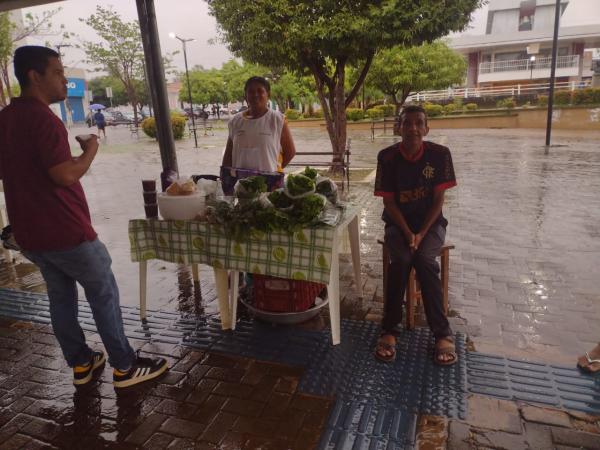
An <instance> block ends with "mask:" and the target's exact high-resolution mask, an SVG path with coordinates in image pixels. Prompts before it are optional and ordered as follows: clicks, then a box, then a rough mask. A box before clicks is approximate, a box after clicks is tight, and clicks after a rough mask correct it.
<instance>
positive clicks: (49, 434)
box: [0, 127, 600, 449]
mask: <svg viewBox="0 0 600 450" xmlns="http://www.w3.org/2000/svg"><path fill="white" fill-rule="evenodd" d="M86 132H88V129H87V128H85V129H83V128H82V129H73V130H71V138H73V136H75V135H76V134H80V133H86ZM292 132H293V135H294V138H295V141H296V147H297V149H298V150H299V151H311V150H312V151H316V150H324V151H327V150H328V149H329V148H330V144H329V141H328V139H327V136H326V135H325V133H324V131H323V130H318V129H305V128H302V129H300V128H295V129H292ZM350 136H351V137H352V166H353V167H357V168H358V167H360V168H374V167H375V162H376V156H377V152H378V150H379V149H381V148H383V147H385V146H387V145H390V144H391V143H392V142H394V138H393V137H391V136H379V137H377V138H376V139H375V141H374V142H372V141H371V140H370V133H369V132H368V131H364V132H363V131H360V132H358V131H356V132H353V131H351V132H350ZM429 139H430V140H432V141H435V142H438V143H441V144H443V145H447V146H449V147H450V149H451V150H452V155H453V160H454V166H455V169H456V175H457V179H458V186H457V187H456V188H454V189H451V190H449V191H447V196H446V204H445V208H444V211H445V215H446V216H447V218H448V220H449V222H450V225H449V228H448V234H447V240H448V241H450V242H451V243H453V244H454V245H455V246H456V249H455V250H453V251H452V253H451V258H450V261H451V262H450V310H451V316H452V325H453V327H454V331H456V332H458V333H460V336H462V337H463V338H464V339H465V346H466V347H465V351H466V350H468V351H469V352H473V353H470V355H471V354H482V355H484V356H485V355H489V357H488V356H485V358H488V359H487V360H486V364H488V366H486V367H489V361H491V359H489V358H501V361H503V364H506V365H507V367H509V370H508V372H510V367H511V363H510V361H520V362H519V363H518V364H524V363H522V361H525V360H528V361H532V362H534V363H537V364H540V366H539V367H542V366H543V367H544V369H543V370H545V371H547V372H548V373H550V374H551V377H555V378H556V379H557V380H559V381H557V383H558V382H560V380H561V379H567V378H568V377H576V375H575V374H571V373H570V372H565V371H567V370H568V369H566V367H569V366H570V367H572V366H573V365H574V361H575V358H576V356H577V355H578V354H581V353H582V352H583V351H585V350H587V349H590V348H592V347H593V346H594V345H595V344H596V343H597V342H598V341H599V340H600V294H599V293H598V290H597V284H598V283H597V280H598V279H600V240H599V239H598V237H600V232H599V230H600V228H599V225H598V224H599V223H600V196H598V193H599V192H600V150H599V149H598V141H599V139H600V131H599V132H598V133H582V134H579V133H575V132H564V131H562V132H558V131H557V132H555V134H554V138H553V142H554V144H555V146H553V147H551V148H550V149H549V152H548V154H545V149H544V146H543V141H544V133H543V130H505V129H476V130H436V129H433V130H432V131H431V133H430V136H429ZM225 140H226V128H224V127H222V128H216V129H215V135H214V136H201V137H200V139H199V148H198V149H194V148H193V140H190V139H186V140H183V141H181V142H178V143H177V151H178V153H177V157H178V162H179V168H180V173H181V174H187V175H191V174H201V173H208V174H210V173H212V174H214V173H218V167H219V165H220V160H221V154H222V150H223V147H224V143H225ZM102 144H103V145H101V149H100V152H99V155H98V157H97V159H96V161H95V163H94V164H93V166H92V169H91V170H90V172H89V173H88V175H86V176H85V177H84V179H83V185H84V189H85V190H86V194H87V197H88V201H89V204H90V209H91V212H92V221H93V223H94V225H95V227H96V230H97V231H98V234H99V236H100V238H101V239H102V240H103V241H104V242H105V243H106V245H107V247H108V249H109V251H110V253H111V256H112V258H113V267H114V271H115V275H116V277H117V281H118V283H119V286H120V289H121V294H122V304H123V306H124V308H126V309H127V310H131V311H132V314H133V315H134V313H135V308H136V307H137V305H138V295H139V294H138V289H139V288H138V266H137V264H135V263H132V262H131V261H130V258H129V242H128V236H127V223H128V220H129V219H130V218H139V217H142V216H143V200H142V195H141V183H140V180H141V179H142V178H147V177H156V178H157V177H158V174H159V172H160V156H159V154H158V148H157V145H156V143H155V142H154V141H152V140H150V139H148V138H146V137H144V136H141V135H140V137H139V138H136V137H135V136H133V137H132V136H130V135H129V132H128V130H127V129H126V128H109V130H108V139H107V140H106V142H103V143H102ZM73 145H75V144H74V141H73ZM372 191H373V183H372V180H369V179H367V180H365V181H364V182H359V183H353V184H352V186H351V188H350V194H349V200H350V201H352V202H355V203H357V204H358V205H360V206H361V208H362V209H361V213H360V221H359V222H360V226H361V263H362V267H361V268H362V274H363V290H364V295H363V297H362V298H358V297H357V296H356V294H355V293H354V290H353V289H352V283H353V281H352V269H351V264H350V257H349V255H342V257H341V258H342V261H341V266H340V273H341V293H342V296H343V300H342V317H343V318H344V319H345V320H346V321H347V322H345V323H346V324H347V325H346V326H347V327H350V325H348V324H356V323H361V322H365V321H366V322H367V323H377V322H378V321H379V319H380V318H381V313H382V307H383V303H382V265H381V249H380V248H379V245H378V244H377V238H379V237H381V235H382V229H383V227H382V222H381V220H380V215H381V211H382V204H381V200H380V199H377V198H374V197H373V195H372ZM14 256H15V258H16V261H15V263H14V264H12V263H9V262H8V261H6V260H5V261H3V262H2V264H1V267H0V287H2V288H6V289H9V290H10V291H11V292H12V291H27V292H32V293H40V294H43V293H44V291H45V285H44V284H43V280H42V279H41V277H40V275H39V273H38V272H37V270H36V269H35V267H33V266H32V265H31V264H28V263H27V261H26V260H23V259H22V258H21V257H20V256H19V255H18V254H14ZM200 278H201V282H200V283H199V285H194V283H193V281H192V275H191V271H190V270H189V268H187V267H184V266H176V265H174V264H170V263H164V262H161V261H152V262H150V263H149V265H148V293H149V294H148V307H149V309H151V310H153V311H156V312H157V314H158V315H160V314H159V313H158V312H160V311H163V312H164V314H166V315H169V317H171V316H173V317H181V318H184V319H185V320H188V321H194V320H204V321H206V320H213V319H215V318H216V316H217V314H218V309H217V301H216V292H215V289H214V283H213V275H212V270H211V269H210V268H208V267H201V271H200ZM3 292H4V291H3ZM7 292H8V291H7ZM2 297H3V295H2V293H0V301H1V302H4V303H5V304H6V303H8V302H9V297H7V296H4V297H5V298H2ZM32 298H33V297H32ZM35 298H36V299H37V298H38V297H35ZM39 298H43V295H42V296H40V297H39ZM82 298H83V295H82ZM36 301H37V300H36ZM39 304H43V302H42V303H39ZM6 311H8V309H2V307H0V315H3V316H5V318H6V320H4V321H3V322H2V323H0V380H2V386H1V387H0V443H2V442H3V444H0V446H1V447H2V448H25V447H27V448H37V447H36V446H39V447H43V446H44V445H53V446H56V447H61V448H74V447H72V445H74V442H76V441H74V439H76V440H77V442H81V447H83V446H84V445H83V443H84V442H85V446H87V447H89V448H95V446H96V447H102V446H110V445H114V446H115V448H129V447H131V448H135V447H136V446H140V447H143V448H166V447H167V446H171V447H169V448H194V446H195V447H196V448H232V449H233V448H248V449H250V448H273V449H284V448H306V449H308V448H315V447H316V446H317V445H318V446H319V448H346V447H344V446H342V445H341V444H340V445H338V446H337V447H334V446H333V444H331V442H334V441H335V439H337V441H336V442H338V443H339V442H341V441H340V440H342V438H341V437H339V436H337V435H336V436H335V439H334V438H333V437H332V438H331V440H330V441H327V442H326V441H325V440H324V438H323V437H322V436H325V435H326V434H327V430H334V431H332V432H336V433H338V432H339V429H338V428H339V427H338V428H336V427H337V425H332V422H331V421H332V420H333V419H332V417H333V415H334V414H335V411H338V409H336V408H338V407H339V408H342V406H338V405H340V404H342V405H343V402H342V403H340V398H343V395H342V390H340V389H341V388H340V389H337V390H336V389H333V390H330V391H323V392H322V393H321V394H315V393H314V392H312V391H311V392H309V391H310V390H306V389H304V390H303V389H298V385H300V387H302V386H305V384H306V383H305V381H303V380H305V379H306V377H307V376H308V375H310V373H311V370H312V368H313V366H311V364H310V363H309V362H307V363H306V364H305V365H304V369H302V368H300V367H299V366H297V365H294V364H291V363H290V361H287V364H286V363H282V360H281V359H279V360H275V359H274V360H273V361H271V362H264V361H261V359H260V358H258V357H256V355H247V356H239V355H233V354H228V355H227V356H225V355H222V354H218V353H216V352H214V351H212V350H210V349H209V350H198V349H195V350H194V349H191V348H189V347H186V346H185V345H180V344H167V343H157V342H152V340H150V341H148V340H145V339H136V340H134V345H135V347H136V348H142V351H144V352H149V353H154V354H166V355H169V356H170V357H171V358H172V359H171V362H172V363H173V369H172V370H171V372H170V373H169V374H168V375H167V376H165V377H164V378H163V379H160V380H159V381H158V382H157V383H156V384H155V385H153V386H151V388H150V389H149V390H148V391H144V390H143V389H142V390H139V391H137V392H135V393H132V394H126V395H124V396H118V395H116V394H115V393H114V390H113V389H112V387H111V385H110V383H109V381H110V376H109V374H110V371H109V369H106V371H105V374H104V377H103V380H100V381H98V383H96V384H94V387H93V388H92V389H91V390H90V391H84V392H79V391H75V390H74V389H73V387H72V386H70V378H69V372H68V368H66V366H65V365H64V363H63V362H62V359H61V358H60V355H59V351H58V348H57V345H56V342H55V340H54V338H53V337H52V335H51V330H50V329H49V328H48V326H47V325H40V324H33V325H31V324H28V322H23V321H21V322H14V321H12V320H11V319H14V315H12V316H11V314H10V313H9V312H6ZM242 313H243V311H242ZM244 320H247V319H244ZM327 320H328V316H327V315H326V314H323V315H322V316H320V317H318V318H317V319H315V320H313V321H312V322H309V323H307V324H305V325H303V326H301V327H299V328H298V333H300V332H305V333H308V334H307V336H316V335H317V334H314V333H319V332H324V333H325V334H326V331H327ZM132 323H133V322H132ZM135 326H137V325H135ZM373 326H375V325H373ZM131 329H132V330H133V329H134V325H133V324H132V328H131ZM347 329H352V327H350V328H347ZM286 332H289V331H286ZM310 333H313V334H310ZM89 335H90V339H92V340H94V339H96V340H97V335H95V333H93V332H92V331H90V332H89ZM369 336H370V335H369ZM410 336H411V335H409V334H407V337H406V339H407V340H406V342H407V345H409V347H405V348H406V355H405V356H406V358H407V359H410V358H412V357H413V356H414V352H412V350H411V347H410V345H411V344H410V343H411V342H413V341H412V340H411V339H412V337H410ZM307 339H308V338H307ZM311 339H312V338H311ZM349 341H352V339H349ZM425 341H426V339H425ZM352 342H354V341H352ZM357 342H359V341H358V340H357ZM419 342H420V341H419ZM342 343H344V329H343V330H342ZM315 345H316V344H315ZM347 345H349V344H347ZM342 346H343V345H342ZM340 351H345V350H340ZM333 354H334V356H335V351H334V352H333ZM338 356H339V355H338ZM461 356H463V355H462V354H461ZM402 357H403V351H402V349H401V350H400V353H399V359H401V358H402ZM463 359H466V357H465V358H463ZM499 360H500V359H499ZM284 362H285V361H284ZM423 364H425V363H423ZM476 364H477V358H475V359H473V357H471V356H470V359H469V364H467V363H464V365H463V366H461V367H462V368H461V369H460V370H461V371H464V373H466V372H467V371H469V370H470V369H472V368H473V367H474V365H476ZM300 366H302V364H300ZM555 366H556V367H560V369H556V370H554V369H552V368H553V367H555ZM423 367H425V366H423ZM427 367H428V366H427ZM498 367H499V366H498ZM423 370H426V373H429V372H427V370H430V369H428V368H426V369H423ZM431 370H432V369H431ZM457 370H458V369H457ZM486 370H487V369H486ZM553 371H554V372H553ZM556 371H558V372H556ZM471 372H472V371H471ZM471 372H470V373H471ZM410 373H413V372H410ZM431 373H432V374H433V375H432V376H434V377H435V373H434V372H431ZM460 373H461V374H463V372H460ZM540 373H542V369H540ZM544 373H546V372H544ZM567 373H568V375H567ZM307 374H308V375H307ZM457 374H458V372H457ZM510 376H512V375H510ZM548 376H550V375H548ZM461 377H462V375H461ZM470 377H471V378H470V380H471V381H469V383H472V380H474V375H473V374H472V373H471V375H470ZM577 377H579V376H577ZM459 378H460V377H459ZM552 379H553V380H554V378H552ZM573 379H575V378H573ZM577 383H580V384H579V385H578V386H582V387H578V388H577V389H583V390H582V391H581V392H582V393H585V392H587V393H589V392H595V394H594V395H592V396H591V397H589V398H587V397H585V396H584V398H583V400H582V401H585V402H587V404H588V405H589V408H590V411H595V410H597V411H600V384H599V382H598V379H597V377H596V378H595V379H594V378H593V377H589V380H588V379H587V378H585V377H582V378H577ZM471 385H472V384H468V386H471ZM52 386H55V387H54V388H53V387H52ZM586 389H587V390H586ZM590 389H591V391H590ZM559 390H560V389H559ZM469 392H470V393H471V394H470V395H469V396H468V398H466V397H465V398H466V400H465V401H466V405H467V406H466V407H465V409H464V413H461V414H459V413H457V414H453V413H452V412H450V413H448V414H442V413H439V414H425V413H424V410H425V409H426V408H424V407H422V405H427V401H424V402H421V403H419V405H421V406H419V407H418V408H417V409H416V410H415V411H416V413H419V414H418V415H417V416H414V419H411V418H410V416H408V418H406V420H407V422H406V423H407V424H409V425H410V424H412V425H410V427H412V428H410V427H409V428H410V429H411V430H412V434H413V435H414V436H417V439H416V440H414V441H411V440H408V441H406V442H404V441H400V440H397V439H396V440H394V439H395V438H394V439H391V438H390V440H389V442H392V443H393V444H394V445H396V444H397V445H398V447H390V448H401V447H400V444H401V443H402V446H406V447H409V446H412V445H416V446H419V445H420V444H419V442H428V443H429V444H430V446H429V447H422V448H443V447H442V445H443V442H446V440H447V441H448V445H449V448H507V449H508V448H511V449H512V448H531V449H534V448H579V447H581V448H600V444H598V442H600V437H599V436H598V435H597V434H594V433H598V432H599V431H600V428H599V427H600V424H599V422H598V418H597V417H594V416H589V415H587V414H585V413H584V412H574V411H572V410H571V409H569V408H566V407H565V405H567V403H566V402H565V401H562V402H554V403H548V405H547V406H551V407H552V408H553V409H544V408H541V407H539V406H529V405H527V404H525V403H519V402H518V401H514V399H515V396H514V395H513V396H512V397H511V398H512V400H511V398H508V397H506V399H505V400H502V399H501V396H500V395H498V394H497V393H493V394H491V397H490V396H485V395H483V396H481V395H475V394H473V392H477V391H476V390H473V389H469ZM423 395H425V394H423ZM427 395H429V394H427ZM549 395H550V394H549ZM582 395H583V394H582ZM499 397H500V398H499ZM509 397H510V396H509ZM517 398H518V397H517ZM350 403H352V401H350ZM359 403H360V404H363V403H361V402H359ZM534 403H535V402H534ZM367 404H368V403H367ZM567 406H568V405H567ZM434 409H435V408H434ZM459 409H460V408H459ZM342 410H344V411H345V409H343V408H342ZM357 411H358V410H357ZM360 411H361V414H363V416H362V417H364V416H365V414H366V412H365V410H364V409H362V410H360ZM457 411H458V410H457ZM478 411H483V412H482V413H481V414H479V413H478ZM488 411H495V412H494V413H493V414H492V413H491V412H490V413H489V414H491V415H490V418H489V420H488V421H487V422H486V421H485V420H484V419H482V418H481V417H482V416H485V415H486V414H488ZM330 414H331V415H330ZM80 417H84V419H81V418H80ZM399 417H400V416H399ZM402 417H404V416H402ZM328 418H329V419H328ZM78 420H83V422H78ZM328 420H329V422H328ZM348 420H350V419H348ZM365 420H366V419H365ZM398 420H400V419H398ZM402 420H404V419H402ZM367 421H368V420H367ZM351 422H352V421H351V420H350V422H349V423H351ZM400 422H402V421H400ZM400 422H399V423H400ZM80 423H81V427H80V426H79V425H78V424H80ZM402 423H404V422H402ZM409 425H407V426H409ZM341 429H344V430H345V428H343V427H342V428H341ZM349 429H352V428H351V427H350V428H349ZM73 430H78V431H77V433H79V434H77V433H73ZM84 430H89V432H87V431H84ZM335 430H337V431H335ZM373 433H374V431H373V430H371V434H369V435H368V436H369V438H368V439H371V441H370V442H375V440H374V439H375V438H374V437H373V436H374V434H373ZM407 433H408V432H407ZM338 434H339V433H338ZM343 434H344V433H342V434H341V435H343ZM351 434H352V433H350V435H351ZM359 434H360V433H359ZM341 435H340V436H341ZM350 435H349V436H350ZM76 436H78V437H76ZM69 439H71V440H69ZM344 439H345V438H344ZM348 439H350V438H348ZM353 439H356V433H355V434H354V438H353ZM365 439H367V438H365ZM344 442H346V441H344ZM347 442H354V444H353V445H354V447H352V446H349V447H347V448H356V449H358V448H369V447H368V446H364V445H366V444H365V443H366V442H367V441H364V442H363V444H364V445H363V444H361V443H360V442H359V441H358V440H353V441H347ZM436 442H437V443H438V444H439V446H438V447H436V445H438V444H436ZM492 442H496V443H497V445H495V446H493V445H492V444H491V443H492ZM361 445H363V446H362V447H361ZM373 445H375V444H373ZM389 445H392V444H389ZM561 446H563V447H561ZM373 448H379V447H373Z"/></svg>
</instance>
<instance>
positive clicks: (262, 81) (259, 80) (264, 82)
mask: <svg viewBox="0 0 600 450" xmlns="http://www.w3.org/2000/svg"><path fill="white" fill-rule="evenodd" d="M252 83H258V84H260V85H262V87H264V88H265V91H267V94H269V95H270V94H271V85H270V84H269V82H268V81H267V79H266V78H263V77H250V78H248V79H247V80H246V84H245V85H244V94H246V92H247V91H248V88H249V87H250V85H251V84H252Z"/></svg>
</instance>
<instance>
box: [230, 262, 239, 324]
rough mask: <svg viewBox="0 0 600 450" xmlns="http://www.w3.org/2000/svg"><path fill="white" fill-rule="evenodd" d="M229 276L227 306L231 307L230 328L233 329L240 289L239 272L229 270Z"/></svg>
mask: <svg viewBox="0 0 600 450" xmlns="http://www.w3.org/2000/svg"><path fill="white" fill-rule="evenodd" d="M229 276H230V277H231V278H230V279H231V290H230V291H229V307H230V308H231V309H230V311H231V329H232V330H235V322H236V321H237V304H238V294H239V290H240V273H239V272H238V271H237V270H232V271H231V272H229Z"/></svg>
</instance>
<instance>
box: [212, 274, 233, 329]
mask: <svg viewBox="0 0 600 450" xmlns="http://www.w3.org/2000/svg"><path fill="white" fill-rule="evenodd" d="M214 271H215V285H216V287H217V298H218V299H219V314H220V316H221V328H222V329H223V330H230V329H231V314H230V313H229V298H228V297H229V287H228V282H227V270H225V269H214Z"/></svg>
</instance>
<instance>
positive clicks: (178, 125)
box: [142, 113, 186, 140]
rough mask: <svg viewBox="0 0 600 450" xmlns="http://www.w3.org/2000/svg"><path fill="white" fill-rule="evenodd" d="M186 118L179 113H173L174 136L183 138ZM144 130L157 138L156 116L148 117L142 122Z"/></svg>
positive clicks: (172, 126)
mask: <svg viewBox="0 0 600 450" xmlns="http://www.w3.org/2000/svg"><path fill="white" fill-rule="evenodd" d="M185 124H186V118H185V116H182V115H181V114H178V113H171V129H172V130H173V138H174V139H177V140H179V139H181V138H183V134H184V132H185ZM142 130H143V131H144V133H146V135H147V136H149V137H151V138H153V139H156V120H155V119H154V117H147V118H146V119H144V120H143V122H142Z"/></svg>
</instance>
